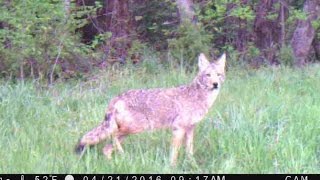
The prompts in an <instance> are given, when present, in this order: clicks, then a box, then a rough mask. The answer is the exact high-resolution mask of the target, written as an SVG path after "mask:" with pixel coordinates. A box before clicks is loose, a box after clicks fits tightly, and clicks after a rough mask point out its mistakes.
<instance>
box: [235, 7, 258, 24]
mask: <svg viewBox="0 0 320 180" xmlns="http://www.w3.org/2000/svg"><path fill="white" fill-rule="evenodd" d="M230 16H234V17H238V18H240V19H242V20H249V21H252V20H254V18H255V14H254V12H253V10H252V9H251V8H250V7H249V6H237V7H236V8H233V9H232V11H231V13H230Z"/></svg>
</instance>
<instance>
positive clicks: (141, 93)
mask: <svg viewBox="0 0 320 180" xmlns="http://www.w3.org/2000/svg"><path fill="white" fill-rule="evenodd" d="M225 61H226V55H225V54H223V55H222V56H221V57H220V58H219V59H218V60H217V61H216V62H213V63H210V62H209V61H208V60H207V58H206V57H205V55H204V54H203V53H201V54H200V55H199V58H198V66H199V72H198V74H197V76H196V77H195V78H194V80H193V81H192V82H191V83H190V84H188V85H182V86H179V87H174V88H167V89H161V88H158V89H157V88H155V89H146V90H129V91H127V92H125V93H123V94H121V95H119V96H117V97H115V98H113V99H112V100H111V102H110V104H109V106H108V108H107V109H106V111H105V118H104V121H103V122H102V123H101V124H100V125H99V126H98V127H96V128H94V129H92V130H91V131H89V132H88V133H86V134H85V135H84V136H83V137H82V138H81V139H80V141H79V143H78V144H77V146H76V149H75V150H76V152H77V153H82V152H83V151H84V149H85V147H86V146H87V145H95V144H98V143H99V142H100V141H102V140H104V139H106V138H108V137H112V138H113V143H111V144H107V145H106V146H105V147H104V148H103V153H104V155H106V157H107V158H111V153H112V151H113V146H114V145H115V147H116V149H117V150H118V151H119V152H121V153H123V152H124V151H123V148H122V146H121V142H122V141H123V139H124V138H125V137H126V136H127V135H129V134H136V133H140V132H143V131H146V130H153V129H159V128H171V129H172V132H173V137H172V149H171V157H170V163H171V165H173V166H174V165H176V161H177V158H178V151H179V148H180V146H181V144H182V141H183V140H184V138H185V145H186V151H187V154H188V155H189V156H190V157H191V156H192V155H193V134H194V127H195V124H196V123H198V122H199V121H201V120H202V119H203V118H204V116H205V115H206V114H207V113H208V111H209V108H210V107H211V106H212V104H213V102H214V101H215V99H216V97H217V95H218V94H219V91H220V88H221V85H222V83H223V82H224V79H225Z"/></svg>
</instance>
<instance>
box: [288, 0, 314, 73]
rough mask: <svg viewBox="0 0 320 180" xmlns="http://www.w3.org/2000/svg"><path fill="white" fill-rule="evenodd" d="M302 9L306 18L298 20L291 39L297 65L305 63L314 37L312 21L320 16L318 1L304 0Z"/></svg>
mask: <svg viewBox="0 0 320 180" xmlns="http://www.w3.org/2000/svg"><path fill="white" fill-rule="evenodd" d="M303 11H304V12H305V13H306V14H308V17H307V19H306V20H299V21H298V25H297V28H296V30H295V31H294V33H293V37H292V40H291V46H292V50H293V55H294V58H295V65H297V66H299V67H301V66H303V65H305V64H306V62H307V58H308V54H309V51H310V49H311V45H312V41H313V40H314V37H315V29H314V28H313V27H312V22H313V21H315V20H317V19H318V18H319V17H320V1H319V0H306V1H305V3H304V7H303Z"/></svg>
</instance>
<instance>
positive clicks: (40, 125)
mask: <svg viewBox="0 0 320 180" xmlns="http://www.w3.org/2000/svg"><path fill="white" fill-rule="evenodd" d="M169 69H170V68H169ZM193 76H194V74H192V73H186V72H185V71H183V70H182V69H178V70H165V69H164V68H153V69H152V67H148V66H143V67H140V68H138V69H137V68H124V69H123V70H121V71H120V70H118V71H112V73H110V72H109V73H108V72H99V73H97V76H96V77H92V78H91V79H90V80H89V81H86V82H80V81H79V82H68V83H58V84H56V85H54V86H53V87H51V88H44V87H41V86H40V85H37V83H36V82H25V83H9V82H4V81H1V82H0V84H1V85H0V147H1V148H0V173H319V172H320V171H319V170H320V66H319V65H312V67H311V66H310V67H306V68H305V69H302V70H299V69H296V70H294V69H290V68H283V67H282V68H262V69H259V70H246V69H240V68H229V71H228V73H227V79H226V82H225V84H224V87H223V88H222V91H221V94H220V95H219V97H218V99H217V101H216V103H215V105H214V107H213V108H211V111H210V113H209V114H208V115H207V116H206V118H205V119H204V120H203V121H202V122H200V123H199V124H198V126H197V129H196V134H195V155H194V159H193V160H190V159H188V158H186V154H185V153H184V150H183V149H181V151H180V156H179V162H178V165H177V167H175V168H172V167H170V165H169V153H170V137H171V134H170V131H169V130H162V131H155V132H146V133H142V134H139V135H132V136H130V137H129V138H127V139H126V140H125V141H124V144H123V147H124V149H125V154H124V155H121V154H118V153H115V154H113V159H112V160H106V159H105V158H104V156H103V154H102V151H101V150H102V147H103V144H100V145H98V146H96V147H95V148H92V149H90V150H89V151H87V152H86V153H85V154H84V156H82V157H79V156H77V155H75V154H74V146H75V144H76V143H77V141H78V139H79V138H80V136H81V135H83V134H84V133H85V132H86V131H87V130H89V129H91V128H93V127H94V126H96V125H97V124H99V123H100V122H101V121H102V119H103V117H104V109H105V107H106V105H107V103H108V102H109V100H110V99H111V98H112V97H114V96H116V95H117V94H119V93H120V92H123V91H125V90H128V89H132V88H151V87H171V86H176V85H180V84H184V83H187V82H190V81H191V80H192V78H193Z"/></svg>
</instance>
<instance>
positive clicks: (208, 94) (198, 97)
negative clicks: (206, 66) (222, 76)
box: [183, 80, 219, 109]
mask: <svg viewBox="0 0 320 180" xmlns="http://www.w3.org/2000/svg"><path fill="white" fill-rule="evenodd" d="M183 90H184V91H186V92H185V93H184V94H187V95H188V96H189V97H190V100H193V101H195V102H198V103H199V104H203V105H205V108H207V109H209V108H210V107H211V106H212V105H213V102H214V101H215V99H216V98H217V95H218V93H219V90H218V89H217V90H208V89H206V88H205V87H204V86H202V85H201V84H199V83H198V81H196V80H194V81H192V83H190V84H188V85H185V86H183Z"/></svg>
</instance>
